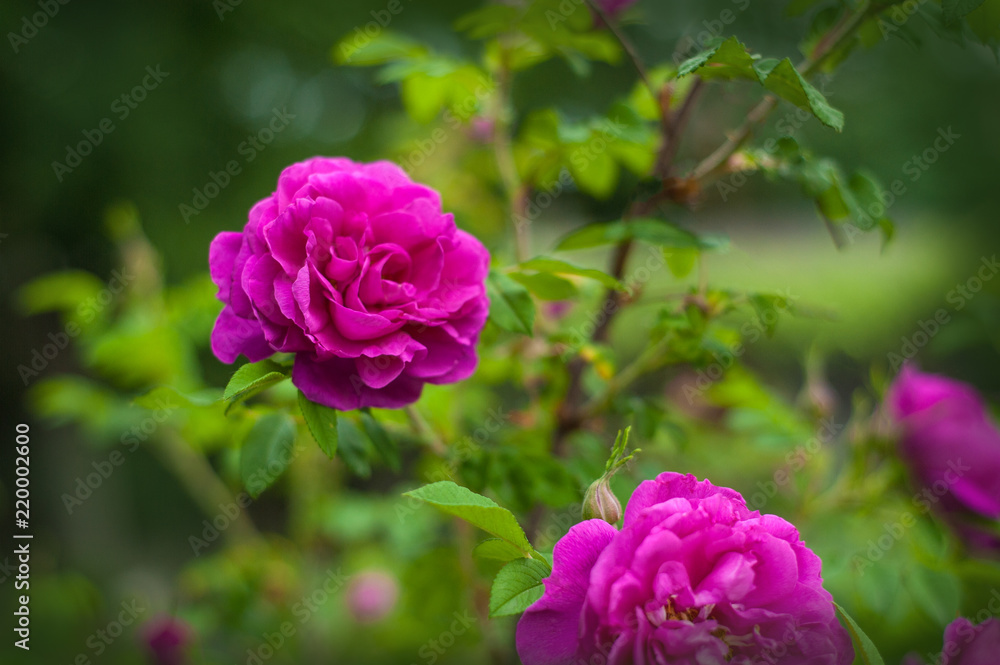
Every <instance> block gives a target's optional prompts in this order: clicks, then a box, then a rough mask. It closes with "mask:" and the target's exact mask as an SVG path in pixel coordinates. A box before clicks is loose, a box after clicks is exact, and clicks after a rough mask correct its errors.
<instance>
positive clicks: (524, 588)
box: [490, 559, 551, 617]
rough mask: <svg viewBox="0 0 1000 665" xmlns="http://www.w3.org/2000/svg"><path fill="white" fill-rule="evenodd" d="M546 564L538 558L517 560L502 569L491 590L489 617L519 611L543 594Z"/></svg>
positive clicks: (548, 571)
mask: <svg viewBox="0 0 1000 665" xmlns="http://www.w3.org/2000/svg"><path fill="white" fill-rule="evenodd" d="M550 573H551V570H550V569H549V567H548V566H547V565H545V564H544V563H543V562H541V561H537V560H535V559H516V560H514V561H511V562H510V563H508V564H507V565H506V566H504V567H503V568H501V569H500V572H499V573H497V576H496V579H494V580H493V588H492V589H491V590H490V616H491V617H502V616H509V615H511V614H520V613H521V612H523V611H525V610H526V609H528V608H529V607H530V606H531V604H532V603H534V602H535V601H536V600H538V599H539V598H541V597H542V594H543V593H545V587H544V586H543V585H542V580H544V579H545V578H546V577H548V576H549V574H550Z"/></svg>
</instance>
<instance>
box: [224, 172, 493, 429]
mask: <svg viewBox="0 0 1000 665" xmlns="http://www.w3.org/2000/svg"><path fill="white" fill-rule="evenodd" d="M209 263H210V268H211V273H212V279H213V281H214V282H215V284H216V285H217V286H218V287H219V291H218V297H219V299H220V300H221V301H222V302H223V303H224V304H225V307H224V308H223V310H222V313H221V314H220V315H219V318H218V321H217V322H216V325H215V329H214V331H213V332H212V350H213V352H214V353H215V355H216V356H217V357H218V358H219V359H220V360H222V361H223V362H226V363H231V362H233V361H234V360H236V358H237V356H239V355H240V354H242V355H244V356H246V357H247V358H248V359H250V360H251V361H258V360H261V359H263V358H266V357H268V356H270V355H272V354H273V353H275V352H278V351H281V352H289V353H294V354H295V365H294V369H293V373H292V381H293V383H294V384H295V385H296V386H298V388H299V389H300V390H301V391H302V392H303V393H304V394H305V395H306V397H308V398H309V399H310V400H312V401H314V402H318V403H320V404H325V405H327V406H330V407H333V408H336V409H341V410H349V409H356V408H361V407H384V408H394V407H400V406H403V405H406V404H409V403H412V402H414V401H416V400H417V398H418V397H419V396H420V393H421V390H422V388H423V385H424V384H425V383H437V384H441V383H451V382H454V381H459V380H462V379H464V378H466V377H468V376H469V375H470V374H472V372H473V371H474V369H475V367H476V352H475V345H476V342H477V340H478V336H479V332H480V330H481V329H482V327H483V325H484V323H485V321H486V316H487V313H488V307H489V302H488V300H487V298H486V291H485V279H486V274H487V270H488V265H489V253H488V252H487V251H486V249H485V248H484V247H483V245H482V244H481V243H480V242H479V241H478V240H476V239H475V238H474V237H472V236H471V235H469V234H468V233H465V232H464V231H461V230H459V229H457V228H456V227H455V222H454V220H453V218H452V215H451V214H446V213H443V212H442V210H441V199H440V196H439V195H438V194H437V192H435V191H434V190H433V189H431V188H429V187H425V186H423V185H420V184H417V183H414V182H413V181H411V180H410V178H409V177H408V176H407V175H406V173H405V172H404V171H403V170H402V169H400V168H399V167H398V166H396V165H394V164H391V163H389V162H375V163H372V164H360V163H355V162H352V161H351V160H348V159H342V158H341V159H329V158H324V157H316V158H313V159H309V160H307V161H304V162H301V163H298V164H293V165H291V166H289V167H288V168H286V169H285V170H284V171H282V173H281V175H280V177H279V178H278V187H277V190H276V191H275V192H274V193H273V194H272V195H271V196H269V197H267V198H265V199H263V200H262V201H260V202H258V203H257V204H256V205H255V206H254V207H253V208H252V209H251V210H250V218H249V221H248V222H247V224H246V226H245V227H244V229H243V232H242V233H237V232H224V233H220V234H219V235H218V236H216V238H215V239H214V240H213V241H212V245H211V249H210V252H209Z"/></svg>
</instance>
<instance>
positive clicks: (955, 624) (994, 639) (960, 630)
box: [903, 618, 1000, 665]
mask: <svg viewBox="0 0 1000 665" xmlns="http://www.w3.org/2000/svg"><path fill="white" fill-rule="evenodd" d="M998 653H1000V619H996V618H990V619H987V620H986V621H984V622H982V623H981V624H979V625H978V626H977V625H976V624H974V623H972V622H971V621H969V620H968V619H961V618H959V619H955V620H954V621H952V622H951V623H950V624H948V627H947V628H945V631H944V645H943V647H942V649H941V653H940V654H939V656H938V657H937V658H935V659H934V660H933V662H932V663H931V665H996V662H997V654H998ZM903 665H920V658H919V657H918V656H915V655H914V656H908V657H907V659H906V660H905V661H904V663H903Z"/></svg>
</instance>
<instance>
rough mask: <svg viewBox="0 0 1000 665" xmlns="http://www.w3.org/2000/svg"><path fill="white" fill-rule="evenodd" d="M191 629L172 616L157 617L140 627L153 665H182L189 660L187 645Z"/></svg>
mask: <svg viewBox="0 0 1000 665" xmlns="http://www.w3.org/2000/svg"><path fill="white" fill-rule="evenodd" d="M192 637H193V631H192V630H191V628H190V626H188V625H187V624H186V623H184V622H183V621H181V620H180V619H176V618H174V617H169V616H162V617H158V618H156V619H154V620H152V621H150V622H149V623H147V624H146V625H145V626H143V628H142V641H143V643H144V645H145V647H146V652H147V654H148V655H149V659H150V661H151V662H152V663H153V664H154V665H183V664H184V663H187V662H189V661H188V657H187V652H188V647H189V646H190V645H191V641H192Z"/></svg>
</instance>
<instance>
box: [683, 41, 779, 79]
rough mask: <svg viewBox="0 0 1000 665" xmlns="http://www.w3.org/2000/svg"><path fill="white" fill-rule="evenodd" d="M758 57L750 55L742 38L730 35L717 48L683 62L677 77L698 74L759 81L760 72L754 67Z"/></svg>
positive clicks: (717, 77)
mask: <svg viewBox="0 0 1000 665" xmlns="http://www.w3.org/2000/svg"><path fill="white" fill-rule="evenodd" d="M758 58H759V56H753V55H750V54H749V53H748V52H747V47H746V46H744V45H743V44H742V43H741V42H740V40H738V39H737V38H736V37H730V38H729V39H727V40H726V41H724V42H722V43H721V44H719V45H718V46H716V47H715V48H712V49H709V50H707V51H704V52H702V53H699V54H698V55H696V56H694V57H693V58H691V59H690V60H687V61H685V62H683V63H681V66H680V67H679V68H678V69H677V77H678V78H680V77H682V76H687V75H689V74H698V75H699V76H701V77H702V78H703V79H736V78H745V79H749V80H751V81H754V82H757V83H759V82H760V81H761V79H760V74H759V72H758V71H757V69H756V68H755V67H754V62H755V61H756V60H757V59H758Z"/></svg>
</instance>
